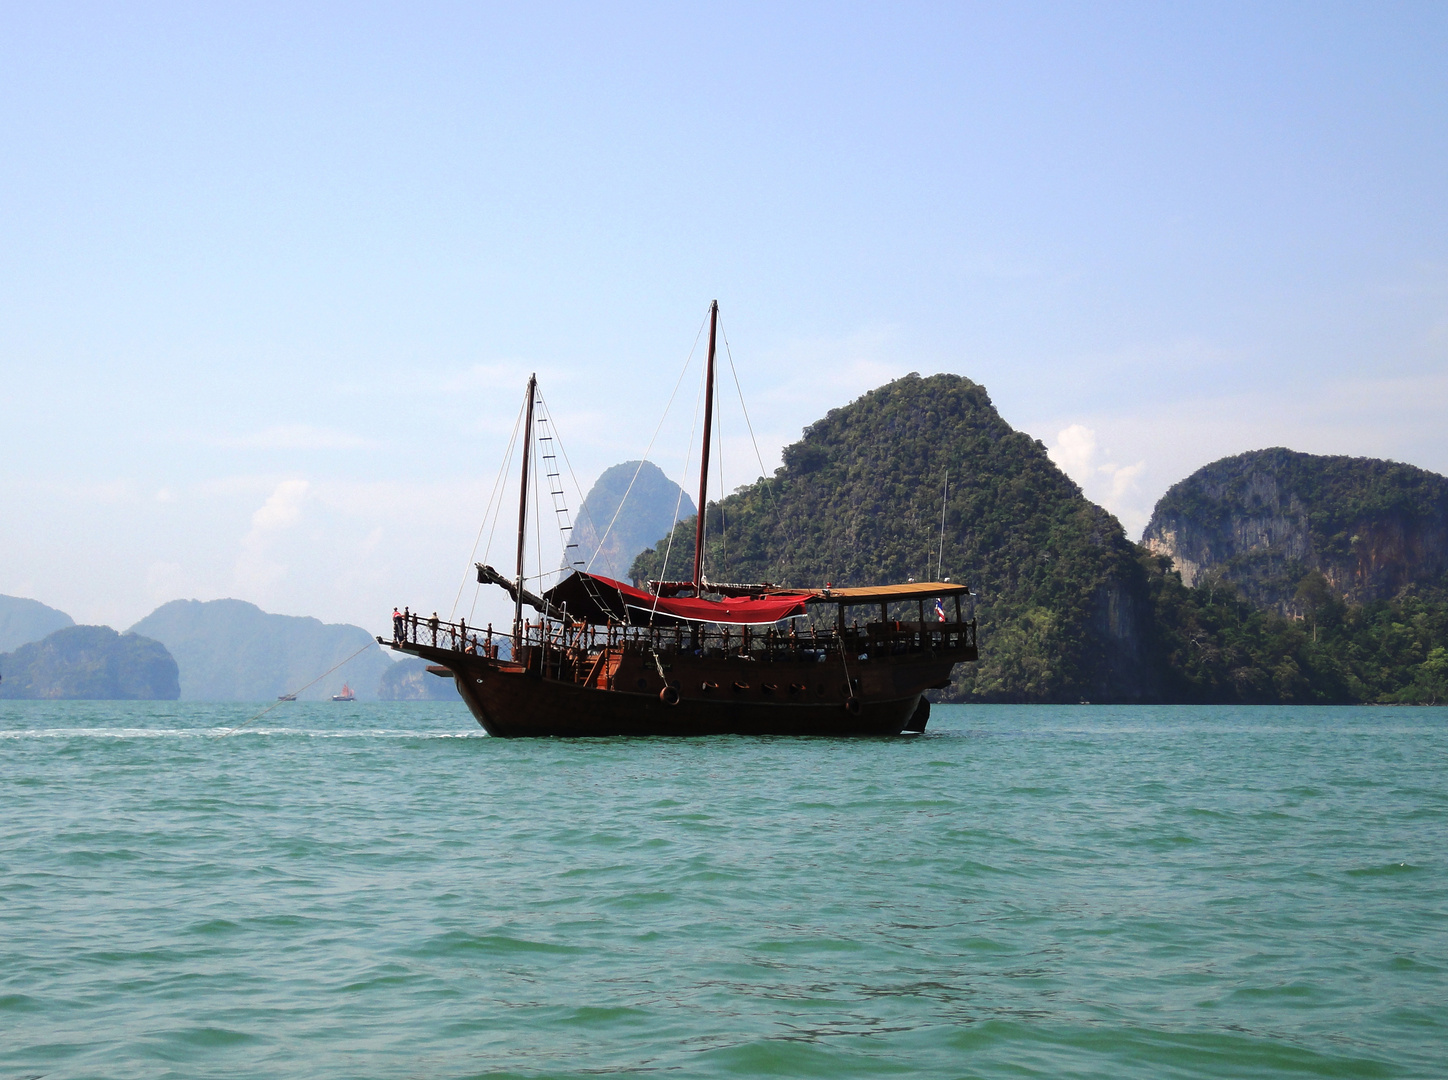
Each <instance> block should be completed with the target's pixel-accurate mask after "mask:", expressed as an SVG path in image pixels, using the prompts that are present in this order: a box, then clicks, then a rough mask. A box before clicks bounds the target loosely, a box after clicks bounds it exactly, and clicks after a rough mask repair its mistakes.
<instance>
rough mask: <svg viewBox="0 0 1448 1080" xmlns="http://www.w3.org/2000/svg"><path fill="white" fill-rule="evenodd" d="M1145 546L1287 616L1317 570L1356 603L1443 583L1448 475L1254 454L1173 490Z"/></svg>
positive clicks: (1196, 578)
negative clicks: (1304, 583)
mask: <svg viewBox="0 0 1448 1080" xmlns="http://www.w3.org/2000/svg"><path fill="white" fill-rule="evenodd" d="M1142 542H1143V543H1144V544H1145V545H1146V546H1147V547H1148V548H1149V549H1151V550H1152V551H1153V552H1155V553H1157V554H1160V555H1166V556H1168V557H1170V558H1171V560H1172V562H1173V564H1174V565H1175V567H1176V569H1177V570H1178V571H1180V573H1181V575H1182V580H1183V581H1184V582H1185V583H1186V584H1188V585H1194V584H1196V585H1199V584H1202V583H1204V582H1207V581H1210V580H1213V579H1221V580H1225V581H1230V582H1231V583H1233V584H1234V585H1236V586H1237V587H1238V588H1240V589H1241V590H1242V591H1243V592H1244V593H1245V594H1246V595H1247V596H1248V597H1249V598H1250V599H1251V600H1253V601H1254V602H1256V603H1258V604H1260V605H1263V606H1268V607H1276V608H1277V609H1279V610H1281V611H1284V612H1291V611H1292V610H1293V607H1294V594H1295V592H1296V589H1297V586H1298V583H1299V582H1300V581H1301V579H1302V577H1303V576H1304V575H1305V574H1307V573H1308V572H1310V571H1318V572H1320V573H1321V574H1322V575H1323V576H1324V577H1325V578H1326V579H1327V581H1328V584H1329V586H1330V588H1331V589H1332V590H1333V591H1334V592H1335V593H1336V594H1337V595H1338V596H1339V597H1340V598H1341V599H1344V600H1346V601H1348V602H1349V603H1366V602H1369V601H1373V600H1382V599H1387V598H1390V597H1393V596H1396V595H1398V594H1399V593H1400V592H1402V591H1403V589H1404V588H1406V587H1408V586H1410V585H1412V586H1418V587H1424V588H1430V589H1437V588H1439V587H1443V586H1444V585H1445V582H1444V575H1445V573H1448V478H1445V477H1442V476H1439V475H1437V474H1436V473H1430V472H1427V471H1425V470H1423V469H1418V468H1414V467H1413V466H1411V465H1401V464H1398V463H1397V462H1392V461H1380V460H1377V459H1375V458H1350V457H1321V456H1317V455H1314V454H1299V453H1296V452H1294V451H1291V450H1283V449H1273V450H1258V451H1253V452H1251V453H1247V454H1239V455H1237V456H1235V457H1229V458H1223V459H1222V460H1220V461H1215V462H1213V463H1212V464H1210V465H1207V466H1205V467H1204V468H1201V469H1198V470H1197V471H1196V472H1195V473H1193V474H1192V475H1191V476H1189V477H1187V478H1186V479H1185V480H1183V481H1181V482H1180V483H1178V484H1176V485H1175V486H1174V487H1172V488H1171V490H1169V491H1168V492H1167V493H1166V494H1165V495H1164V496H1162V499H1161V501H1160V502H1158V503H1157V505H1156V509H1155V511H1154V512H1153V514H1152V517H1151V522H1150V524H1148V525H1147V527H1146V532H1145V534H1144V535H1143V537H1142Z"/></svg>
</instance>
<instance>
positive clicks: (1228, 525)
mask: <svg viewBox="0 0 1448 1080" xmlns="http://www.w3.org/2000/svg"><path fill="white" fill-rule="evenodd" d="M635 477H636V479H635ZM947 480H948V492H949V493H948V496H946V491H947ZM631 482H632V483H633V489H632V491H629V485H630V483H631ZM626 491H627V492H628V498H627V500H626V501H624V494H625V492H626ZM943 496H945V498H944V503H943V507H942V497H943ZM621 504H622V508H620V506H621ZM583 507H584V510H583V511H580V514H579V519H578V522H577V523H576V528H575V530H574V536H575V539H576V542H577V543H578V545H579V546H578V548H577V549H575V550H576V554H575V555H573V556H572V559H576V560H577V561H580V562H584V563H588V562H589V561H590V560H592V561H593V563H594V569H595V570H597V571H598V572H601V573H604V574H609V575H612V574H615V573H618V574H624V573H627V574H628V575H629V576H631V577H632V578H633V579H634V580H635V581H637V582H640V583H641V582H643V581H644V580H645V579H648V578H655V579H657V578H660V577H664V576H667V575H666V573H665V567H664V565H663V558H664V557H663V552H664V551H665V550H666V548H667V546H668V543H667V541H668V536H667V534H668V532H669V529H670V527H671V525H672V527H673V528H674V530H675V536H674V545H673V551H674V554H673V556H672V558H673V562H672V564H671V565H670V566H669V567H668V568H667V574H668V575H675V576H677V575H684V574H687V573H688V572H689V570H690V569H691V566H690V564H691V562H692V557H693V543H694V522H695V520H696V517H697V512H696V511H695V508H694V506H693V503H692V502H691V501H690V500H689V498H688V496H687V495H684V494H683V493H682V492H681V491H680V489H679V487H678V485H676V484H675V483H674V482H673V481H671V480H669V479H668V478H667V477H666V476H665V475H664V474H663V473H662V472H661V471H660V470H659V469H658V468H656V467H655V466H653V465H650V464H647V463H646V464H644V465H643V466H642V467H640V466H639V463H638V462H624V463H622V464H619V465H615V466H613V467H612V468H610V469H607V470H605V471H604V473H603V474H602V475H601V476H600V477H599V479H598V481H597V482H596V483H595V484H594V486H593V488H592V490H591V491H590V492H589V493H588V495H587V497H586V498H585V500H584V503H583ZM942 509H943V511H944V534H943V536H942V531H941V519H942ZM707 513H708V514H709V515H710V519H711V521H710V528H709V534H708V551H707V559H708V566H709V567H710V572H711V575H712V576H714V577H716V578H718V579H725V580H732V581H772V582H776V583H780V584H794V585H817V584H823V583H824V582H833V583H835V584H837V585H865V584H874V583H878V582H882V581H903V580H905V579H907V578H911V577H913V578H916V579H920V580H924V579H932V578H935V577H937V576H941V577H951V578H954V579H955V580H957V581H959V580H962V579H963V580H967V581H968V582H969V583H970V584H971V586H972V587H973V589H974V591H975V592H976V593H978V594H979V595H978V601H977V605H976V611H977V615H978V618H979V621H980V642H981V659H980V661H979V663H976V664H966V665H961V666H960V667H958V668H957V669H956V672H955V675H954V679H953V682H952V684H951V686H950V688H949V689H948V690H945V691H940V692H938V693H937V694H936V695H935V696H936V697H937V699H938V700H943V701H959V702H970V701H980V702H991V701H994V702H1077V701H1097V702H1108V701H1110V702H1183V703H1194V702H1200V703H1353V702H1398V703H1433V702H1444V701H1448V651H1445V649H1448V478H1444V477H1442V476H1438V475H1437V474H1435V473H1430V472H1427V471H1425V470H1423V469H1417V468H1414V467H1412V466H1410V465H1402V464H1398V463H1395V462H1388V461H1379V460H1376V459H1369V458H1347V457H1320V456H1314V455H1311V454H1301V453H1296V452H1294V451H1291V450H1285V449H1271V450H1259V451H1252V452H1250V453H1245V454H1239V455H1235V456H1233V457H1229V458H1224V459H1222V460H1220V461H1216V462H1213V463H1211V464H1210V465H1207V466H1204V467H1203V468H1201V469H1199V470H1197V471H1196V472H1195V473H1193V474H1192V475H1191V476H1189V477H1187V478H1186V479H1184V480H1182V481H1181V482H1180V483H1178V484H1176V485H1174V486H1173V487H1172V488H1171V489H1170V490H1169V491H1168V492H1167V493H1166V494H1165V495H1164V496H1163V497H1162V498H1161V500H1160V501H1159V502H1158V504H1157V506H1156V509H1155V512H1154V513H1153V515H1152V518H1151V522H1150V524H1149V525H1148V526H1147V528H1146V530H1145V533H1144V535H1143V543H1141V544H1136V543H1133V542H1132V541H1131V540H1130V539H1128V537H1127V536H1126V534H1125V531H1124V530H1123V529H1122V527H1121V523H1120V522H1119V521H1117V520H1116V518H1115V517H1113V516H1112V515H1111V514H1110V513H1108V512H1107V511H1106V510H1104V509H1102V508H1101V507H1099V506H1097V505H1095V504H1094V503H1092V502H1090V501H1089V500H1088V499H1086V497H1085V496H1084V495H1083V494H1082V492H1081V489H1080V488H1079V487H1078V486H1077V485H1076V484H1075V482H1073V481H1072V480H1071V479H1070V478H1069V477H1068V476H1066V474H1065V473H1063V472H1062V471H1061V470H1060V469H1059V468H1057V466H1056V465H1055V463H1054V462H1052V461H1051V459H1050V458H1049V457H1048V456H1047V454H1046V448H1045V446H1043V445H1042V444H1041V443H1040V442H1039V441H1038V440H1036V439H1033V438H1031V437H1030V436H1029V435H1026V434H1024V433H1023V432H1019V431H1015V430H1014V429H1012V428H1011V426H1010V425H1009V424H1007V423H1006V422H1005V421H1004V420H1003V419H1002V418H1001V417H1000V415H999V414H998V413H997V412H996V410H995V408H994V406H993V405H992V404H991V401H990V397H989V395H988V394H987V393H986V391H985V388H984V387H982V386H980V385H978V384H976V383H974V382H972V381H971V380H969V379H966V378H963V377H960V376H956V375H933V376H930V377H929V378H921V377H920V376H919V375H914V374H912V375H909V376H906V377H905V378H903V379H897V380H895V381H894V382H891V383H889V384H887V385H885V386H882V387H879V388H877V389H875V390H872V391H870V392H869V393H867V394H864V395H863V396H861V397H860V398H859V399H857V400H856V401H853V402H851V403H850V404H848V405H846V406H843V407H841V408H838V409H833V410H831V411H830V412H829V413H828V414H827V415H826V416H824V417H823V418H821V419H820V420H818V421H816V422H815V423H813V424H811V425H810V426H809V427H808V428H806V429H805V431H804V435H803V438H801V439H800V440H799V441H798V442H796V443H794V444H792V445H790V446H788V447H786V448H785V450H784V453H783V464H782V465H781V466H780V468H779V469H777V470H776V471H775V473H774V475H773V476H771V477H767V478H766V477H761V478H760V479H759V480H758V481H756V482H755V483H754V484H751V485H748V486H746V487H743V488H740V489H739V490H737V491H735V492H734V493H733V494H730V495H728V496H726V497H724V498H723V499H720V500H718V501H716V502H712V503H710V504H709V507H708V509H707ZM676 515H683V516H682V517H680V518H678V520H677V521H676ZM610 522H612V528H611V529H610V528H609V524H610ZM605 531H607V537H606V538H604V539H603V541H602V543H600V534H601V533H603V532H605ZM660 534H663V538H662V539H660ZM650 538H652V539H650ZM595 555H596V556H597V557H596V558H595ZM70 622H71V620H70V617H69V616H67V615H65V614H64V613H63V612H60V611H56V610H55V609H53V608H47V607H46V606H45V605H43V604H40V603H38V602H36V601H33V600H19V599H16V598H12V597H0V632H3V633H4V634H7V635H9V636H8V637H5V638H0V640H4V641H9V642H11V643H12V647H13V648H14V650H15V651H14V652H12V653H11V654H9V655H7V656H0V674H3V677H4V682H3V684H0V685H3V687H4V692H5V693H6V694H7V695H9V696H26V695H27V691H25V690H24V689H23V688H25V687H30V688H31V689H32V690H34V691H35V693H34V695H33V696H67V695H72V696H85V695H92V696H94V695H95V694H96V693H98V692H99V690H98V689H97V688H98V687H102V686H114V687H116V688H117V689H116V694H117V696H135V695H137V694H139V693H141V688H147V687H149V688H151V691H148V692H154V693H155V694H156V695H157V696H165V695H166V694H167V693H169V694H170V696H172V697H175V696H177V695H176V693H173V692H171V691H170V684H169V683H166V682H165V680H164V679H163V678H152V677H151V676H146V677H144V678H142V677H140V676H138V677H137V678H136V679H133V680H131V681H128V682H125V683H124V686H122V684H121V683H107V682H105V681H104V679H102V678H101V676H99V675H96V674H95V672H98V671H101V670H107V671H110V670H112V668H109V667H106V664H109V663H110V661H109V660H106V661H104V662H103V661H102V660H101V659H100V658H101V656H102V653H104V652H105V650H107V649H109V650H111V652H110V653H105V655H107V656H110V655H121V653H122V652H124V650H125V649H131V650H142V651H143V647H142V644H141V643H142V642H145V641H146V640H147V639H153V640H151V645H159V646H160V647H161V651H162V652H167V655H168V659H169V658H170V657H174V661H173V666H174V667H176V668H178V669H179V696H180V697H181V698H182V699H183V700H213V701H216V700H262V699H267V698H271V697H274V696H276V695H277V694H281V693H284V692H287V691H289V690H294V689H296V688H297V687H298V686H301V685H302V684H304V683H306V682H308V681H310V680H311V679H313V678H315V677H316V676H317V675H318V674H319V673H321V672H323V671H325V670H326V669H327V668H328V667H330V666H331V665H332V664H335V663H337V662H338V661H339V660H341V659H342V658H344V657H346V656H347V655H348V654H349V653H351V652H353V651H354V650H356V649H358V648H362V649H363V653H362V655H361V656H359V657H358V658H357V659H356V660H354V661H352V663H350V664H349V665H348V666H347V668H345V669H344V670H343V671H342V672H339V673H338V675H337V678H336V679H335V680H333V683H335V684H336V685H333V683H323V684H320V685H318V686H317V687H315V688H313V689H312V690H310V691H308V692H307V693H305V694H304V695H303V696H304V697H312V698H325V697H327V696H329V695H330V694H332V693H334V692H335V691H336V689H337V688H338V687H339V686H340V683H341V681H342V679H343V678H346V680H347V681H348V682H349V683H350V684H351V686H352V687H353V688H354V689H355V691H356V693H357V696H358V697H359V698H360V699H364V700H365V699H373V700H376V699H381V700H389V701H396V700H456V698H457V692H456V690H455V689H454V687H453V683H452V680H450V679H440V678H437V677H436V676H433V675H430V674H428V673H427V672H426V670H425V668H426V665H423V664H420V663H419V662H417V661H404V662H401V663H394V662H393V661H391V660H390V659H389V658H388V656H387V655H386V654H385V653H384V652H383V650H382V649H381V648H379V647H378V646H377V645H376V643H375V642H373V641H372V639H371V638H370V637H369V635H368V633H367V631H365V630H363V629H362V628H361V627H356V626H345V625H328V624H324V623H322V622H320V621H318V620H316V619H309V618H298V617H294V616H283V615H272V614H268V613H266V612H264V611H262V610H261V609H260V608H258V607H256V606H255V605H253V604H249V603H246V602H244V601H241V600H212V601H205V602H203V601H197V600H177V601H173V602H172V603H169V604H165V605H163V606H162V607H160V608H158V609H157V610H156V611H154V612H153V613H152V614H150V615H148V616H147V617H146V618H144V619H142V620H141V621H140V622H138V623H136V624H135V626H133V627H131V633H130V634H128V635H116V634H115V631H112V630H109V629H108V628H96V627H74V628H70V627H69V624H70ZM71 629H74V630H76V631H80V630H85V631H96V630H106V632H107V633H108V634H110V635H111V638H107V639H106V640H105V641H102V640H101V639H100V638H99V637H94V638H86V637H85V635H79V636H77V637H76V638H75V639H74V643H72V639H69V638H63V637H62V638H60V639H59V641H54V640H53V639H55V638H56V636H57V634H65V633H67V632H70V630H71ZM26 634H34V635H36V636H37V637H43V638H44V641H46V642H52V645H50V646H47V649H48V651H45V650H40V651H35V650H31V651H30V652H26V651H25V650H27V649H31V646H30V645H25V644H22V643H21V642H20V641H19V640H18V639H20V638H25V635H26ZM45 635H49V636H45ZM82 639H84V640H87V641H92V642H93V643H92V644H91V645H89V646H87V648H88V649H90V651H85V650H82V649H80V647H79V644H78V643H79V642H80V641H82ZM128 639H129V641H128ZM27 640H29V639H27ZM118 642H128V643H127V644H125V645H121V644H118ZM17 646H18V647H17ZM62 646H64V647H62ZM67 650H70V651H67ZM118 650H119V651H118ZM42 653H43V654H44V658H43V659H42V658H41V654H42ZM135 655H136V656H137V657H140V656H141V652H136V653H135ZM146 655H148V656H150V657H151V659H150V660H148V661H146V662H147V663H148V664H153V665H154V664H159V663H160V660H159V659H158V658H157V654H146ZM66 657H74V658H75V659H74V660H73V661H68V660H66ZM68 662H73V663H75V664H76V665H78V669H77V673H76V674H75V675H74V677H70V676H66V675H64V674H63V673H62V672H61V667H63V666H64V664H65V663H68ZM37 665H39V666H37ZM22 668H23V670H24V671H35V672H42V673H45V674H43V675H26V676H24V677H23V678H22V676H21V674H20V673H21V671H22ZM81 668H84V670H85V671H87V672H91V674H89V675H86V676H84V677H82V675H81V674H80V673H79V672H80V669H81ZM148 670H151V669H149V668H148ZM155 670H159V669H158V668H157V669H155ZM26 679H28V680H30V681H28V682H27V681H25V680H26ZM42 686H43V687H44V688H45V689H44V695H42V694H41V692H40V690H39V689H36V688H41V687H42ZM122 690H124V693H122Z"/></svg>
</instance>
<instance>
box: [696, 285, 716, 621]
mask: <svg viewBox="0 0 1448 1080" xmlns="http://www.w3.org/2000/svg"><path fill="white" fill-rule="evenodd" d="M718 328H719V301H718V300H715V301H714V302H713V303H712V304H710V305H709V362H708V364H707V366H706V367H705V369H704V454H703V457H702V459H701V461H700V463H699V518H698V521H697V522H696V524H695V526H694V595H695V596H698V595H699V586H700V585H702V584H703V581H704V507H705V506H706V505H708V503H707V499H708V497H709V442H710V440H711V438H712V436H713V431H714V334H715V331H716V330H717V329H718Z"/></svg>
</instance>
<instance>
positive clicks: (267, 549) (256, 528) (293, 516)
mask: <svg viewBox="0 0 1448 1080" xmlns="http://www.w3.org/2000/svg"><path fill="white" fill-rule="evenodd" d="M310 486H311V485H309V484H308V483H307V481H305V480H283V481H282V482H281V483H280V484H278V485H277V486H276V489H275V490H274V491H273V492H272V493H271V495H270V497H268V499H267V500H266V502H264V503H263V504H262V505H261V506H259V507H258V508H257V509H256V512H255V513H253V514H252V515H251V529H250V531H249V532H247V534H246V535H245V536H243V537H242V538H241V555H240V556H239V557H238V558H237V560H236V581H237V585H238V587H239V588H240V589H242V590H244V591H249V592H256V593H261V594H265V593H266V592H268V591H269V590H270V589H271V588H272V587H273V586H275V585H276V584H277V583H278V582H279V581H281V579H282V578H283V577H285V576H286V572H287V568H286V566H285V565H284V564H282V563H280V562H278V561H277V560H276V559H274V558H273V557H272V548H273V546H274V544H275V542H276V538H277V536H278V534H279V533H281V532H283V531H285V530H287V529H289V528H291V527H292V526H293V525H295V524H296V523H297V522H298V521H299V520H300V519H301V516H302V505H303V503H304V502H305V501H306V498H307V492H308V490H309V488H310Z"/></svg>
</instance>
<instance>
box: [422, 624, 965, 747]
mask: <svg viewBox="0 0 1448 1080" xmlns="http://www.w3.org/2000/svg"><path fill="white" fill-rule="evenodd" d="M401 647H402V648H403V649H404V650H405V651H407V652H411V653H414V654H415V655H418V656H421V657H424V658H425V659H427V660H429V661H432V662H433V663H435V664H439V665H441V666H442V667H445V668H447V669H448V670H449V671H451V672H452V673H453V678H454V680H455V682H456V685H457V688H458V693H459V695H460V696H461V697H462V699H463V701H464V702H466V703H467V706H468V708H469V709H470V710H471V711H472V714H473V716H474V717H476V718H477V721H478V723H479V724H480V725H482V727H483V729H484V730H485V731H487V732H488V734H489V735H495V736H498V737H501V738H520V737H530V736H533V737H536V736H563V737H572V738H588V737H594V736H617V735H668V736H699V735H818V736H834V737H841V736H887V735H900V734H902V733H903V732H905V731H907V730H910V731H923V730H924V726H925V718H926V717H927V716H928V713H929V704H928V703H927V702H925V701H924V700H923V694H924V691H925V690H926V689H928V688H930V687H933V686H943V685H946V684H947V683H948V681H949V678H950V669H951V667H952V666H953V665H954V663H955V661H956V660H957V659H967V658H969V659H973V658H974V657H973V656H971V657H965V656H961V657H954V656H942V655H938V654H937V655H930V656H925V655H920V654H917V655H914V656H904V657H900V658H898V659H894V660H893V662H892V659H893V658H885V659H882V660H880V661H877V662H873V663H863V664H860V665H858V666H857V667H855V668H853V669H852V670H851V671H850V672H849V675H850V676H851V678H850V682H849V683H847V682H846V672H845V670H844V669H843V668H841V666H840V665H839V664H838V663H835V664H833V665H831V664H812V663H811V664H794V663H779V664H774V663H771V664H748V665H746V664H740V663H734V662H722V663H721V662H719V661H709V660H702V659H699V660H693V661H692V662H679V661H676V663H675V664H674V665H672V666H671V668H670V670H669V672H668V684H667V685H672V686H674V687H676V688H678V689H679V691H680V692H679V693H678V694H677V695H674V697H675V700H673V702H672V703H671V702H670V700H668V699H667V696H666V695H663V694H661V691H663V690H664V688H665V686H666V683H665V680H664V678H662V677H660V676H659V674H658V673H657V671H651V670H649V669H648V668H647V667H645V666H644V665H643V663H642V660H641V658H639V657H626V658H624V662H622V663H620V664H619V665H618V668H617V670H616V671H615V673H614V675H613V677H611V678H610V680H609V681H610V682H611V683H612V686H611V687H608V686H602V685H587V684H585V683H584V682H581V681H575V680H572V679H554V678H549V677H546V676H544V675H542V674H540V673H539V670H538V668H539V667H540V665H538V664H533V665H531V670H530V668H529V667H525V666H523V665H522V664H513V663H509V662H508V661H498V660H490V659H488V658H486V657H482V656H473V655H467V654H459V653H457V652H453V651H451V650H446V649H434V648H430V647H428V646H425V645H414V644H405V645H402V646H401ZM971 651H972V653H973V651H974V650H971ZM851 683H852V684H853V686H852V685H851Z"/></svg>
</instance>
